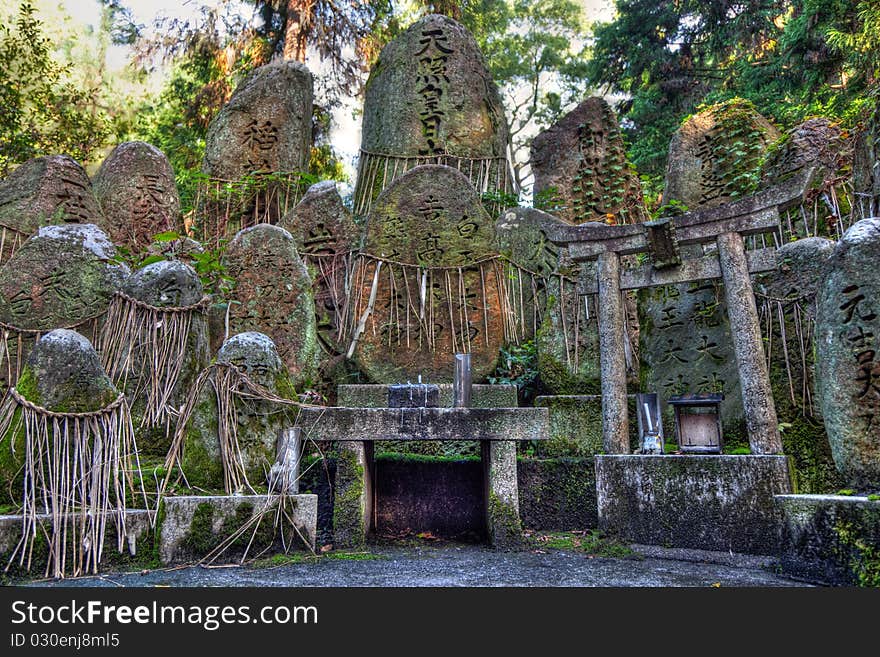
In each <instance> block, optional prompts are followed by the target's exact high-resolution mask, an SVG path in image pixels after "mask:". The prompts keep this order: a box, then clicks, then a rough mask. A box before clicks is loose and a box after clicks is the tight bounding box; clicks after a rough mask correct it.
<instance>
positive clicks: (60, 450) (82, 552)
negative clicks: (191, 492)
mask: <svg viewBox="0 0 880 657" xmlns="http://www.w3.org/2000/svg"><path fill="white" fill-rule="evenodd" d="M17 411H20V412H21V413H20V418H19V420H18V422H15V417H16V415H17ZM22 427H23V429H24V443H25V444H24V452H25V463H24V506H23V510H22V536H21V540H20V541H19V543H18V545H17V546H16V548H15V550H14V551H13V553H12V556H11V557H10V560H9V563H8V564H7V566H6V570H7V571H8V570H9V568H10V567H11V566H12V564H13V562H14V561H15V560H16V559H17V560H18V563H19V565H20V566H23V567H25V568H26V569H27V570H30V567H31V561H32V558H33V549H34V541H35V540H36V538H37V533H38V531H41V532H43V535H45V537H46V539H47V542H48V546H49V554H48V562H47V564H46V573H45V574H46V576H47V577H48V576H49V574H50V573H51V574H52V576H53V577H64V576H65V575H67V574H71V575H73V576H74V577H76V576H77V575H80V574H82V573H93V574H94V573H97V572H98V564H99V563H100V562H101V557H102V553H103V549H104V535H105V530H106V524H107V519H108V517H111V518H113V519H114V524H115V525H116V533H117V546H118V550H119V551H120V552H122V550H123V541H124V537H125V511H126V494H127V493H130V494H131V496H132V499H134V497H135V495H136V494H137V492H136V491H135V477H136V476H137V478H138V481H140V460H139V458H138V452H137V444H136V443H135V437H134V429H133V428H132V425H131V416H130V414H129V410H128V405H127V404H126V401H125V397H124V395H120V396H119V397H118V398H117V399H116V400H115V401H114V402H113V403H111V404H110V405H108V406H107V407H105V408H102V409H100V410H98V411H94V412H91V413H56V412H53V411H50V410H48V409H45V408H42V407H40V406H37V405H36V404H33V403H32V402H29V401H28V400H27V399H25V398H24V397H22V396H21V395H20V394H19V393H18V391H16V390H15V389H14V388H11V389H10V390H9V392H8V394H7V395H6V397H5V398H4V400H3V402H2V404H0V436H9V437H10V440H11V441H12V440H14V438H15V436H16V435H17V434H18V432H19V430H20V429H21V428H22ZM10 449H14V444H13V445H10ZM139 492H140V494H141V495H142V496H143V500H144V505H145V507H146V506H147V497H146V492H145V491H144V488H143V484H142V483H141V484H140V491H139ZM39 514H47V515H49V516H50V519H51V522H52V527H51V531H47V530H46V528H45V527H44V526H43V523H42V522H41V519H40V518H39V517H38V515H39Z"/></svg>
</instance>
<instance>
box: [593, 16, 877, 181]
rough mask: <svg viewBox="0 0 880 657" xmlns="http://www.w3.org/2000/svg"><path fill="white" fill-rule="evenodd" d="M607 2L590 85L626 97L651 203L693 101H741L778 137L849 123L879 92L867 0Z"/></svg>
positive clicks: (635, 157)
mask: <svg viewBox="0 0 880 657" xmlns="http://www.w3.org/2000/svg"><path fill="white" fill-rule="evenodd" d="M615 4H616V7H617V16H616V18H615V19H614V20H613V21H611V22H608V23H602V24H598V25H596V26H595V28H594V38H595V43H594V48H593V56H592V59H591V61H590V64H589V67H588V77H589V79H590V80H591V81H592V82H593V83H595V84H600V85H604V87H605V89H607V90H609V91H616V92H620V93H624V94H626V95H627V97H626V99H625V100H623V101H622V102H621V103H620V106H619V109H620V110H621V111H622V113H623V117H622V118H623V123H624V126H625V127H626V130H627V132H628V135H629V137H630V143H631V144H632V146H631V149H630V159H631V160H632V162H633V163H634V164H635V165H636V167H637V168H638V170H639V172H640V173H641V174H642V175H643V181H644V183H645V186H646V192H647V193H648V194H649V195H656V194H657V193H658V192H659V191H660V188H661V187H662V179H663V175H664V170H665V163H666V154H667V150H668V144H669V140H670V138H671V137H672V134H673V133H674V131H675V130H676V129H677V128H678V126H679V125H680V124H681V121H682V120H683V119H684V118H685V117H686V116H687V115H688V114H690V113H692V112H694V111H696V110H697V109H698V107H699V106H700V105H701V104H712V103H718V102H722V101H727V100H730V99H732V98H736V97H740V98H743V99H746V100H748V101H751V102H752V103H753V104H754V105H755V107H756V108H757V109H758V111H759V112H761V113H762V114H764V115H765V116H768V117H771V118H772V119H774V120H775V121H776V122H777V123H778V124H779V125H780V126H781V127H782V128H783V129H787V128H790V127H793V126H794V125H796V124H798V123H800V122H801V121H803V120H805V119H806V118H809V117H810V116H817V115H821V116H828V117H830V118H836V119H840V120H841V121H842V122H843V123H844V124H845V125H848V126H851V125H853V124H854V123H855V122H857V121H858V120H859V118H860V116H861V114H862V112H863V110H864V108H865V105H866V102H867V101H866V99H867V97H868V95H869V93H870V91H871V89H872V88H876V85H877V79H878V70H880V54H878V53H880V50H878V48H877V46H878V40H880V37H878V30H877V27H878V25H880V6H878V5H877V3H876V2H873V1H871V0H859V2H852V1H851V0H746V1H744V2H738V3H736V4H735V5H731V4H730V3H720V2H702V1H700V0H617V2H616V3H615ZM739 183H742V186H743V187H746V186H748V183H754V180H747V179H742V180H740V181H738V184H739Z"/></svg>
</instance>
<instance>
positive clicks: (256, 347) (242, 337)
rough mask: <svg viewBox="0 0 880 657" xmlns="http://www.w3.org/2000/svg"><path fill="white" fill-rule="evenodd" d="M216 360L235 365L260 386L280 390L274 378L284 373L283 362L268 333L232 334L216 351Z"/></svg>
mask: <svg viewBox="0 0 880 657" xmlns="http://www.w3.org/2000/svg"><path fill="white" fill-rule="evenodd" d="M217 362H218V363H221V364H224V365H235V366H236V367H237V368H238V369H240V370H242V371H244V372H245V374H247V375H248V376H249V377H251V379H253V380H254V381H255V382H256V383H259V384H260V385H261V386H264V387H266V388H268V389H269V390H271V391H272V392H275V393H279V392H281V391H280V390H279V389H278V386H277V381H276V379H277V377H278V376H279V375H281V374H283V373H284V363H283V361H282V360H281V356H280V355H279V354H278V351H277V349H276V347H275V343H274V342H272V339H271V338H270V337H269V336H268V335H265V334H263V333H259V332H257V331H246V332H244V333H238V334H236V335H233V336H232V337H231V338H229V339H228V340H226V342H224V343H223V347H222V348H221V349H220V351H219V352H218V353H217Z"/></svg>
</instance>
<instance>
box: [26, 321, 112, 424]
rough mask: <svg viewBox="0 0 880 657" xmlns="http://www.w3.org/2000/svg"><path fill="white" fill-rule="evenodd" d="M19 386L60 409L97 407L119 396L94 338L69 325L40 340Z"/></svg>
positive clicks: (35, 399)
mask: <svg viewBox="0 0 880 657" xmlns="http://www.w3.org/2000/svg"><path fill="white" fill-rule="evenodd" d="M16 388H17V389H18V391H19V393H21V395H22V396H24V397H25V398H26V399H28V400H29V401H32V402H34V403H35V404H37V405H39V406H42V407H44V408H48V409H49V410H50V411H56V412H59V413H85V412H89V411H97V410H100V409H102V408H104V407H105V406H107V405H108V404H110V403H111V402H113V401H114V400H115V399H116V398H117V397H118V396H119V391H118V390H116V388H115V387H114V386H113V383H112V382H111V381H110V378H109V377H108V376H107V375H106V374H105V373H104V368H103V367H101V360H100V358H98V353H97V352H96V351H95V349H94V347H92V344H91V342H89V341H88V340H87V339H86V338H84V337H83V336H81V335H80V334H79V333H77V332H76V331H70V330H67V329H56V330H54V331H49V332H48V333H46V334H45V335H43V336H42V337H41V338H40V339H39V340H38V341H37V343H36V344H35V345H34V348H33V350H32V351H31V353H30V356H28V359H27V364H26V366H25V369H24V371H23V372H22V375H21V378H20V379H19V381H18V384H17V386H16Z"/></svg>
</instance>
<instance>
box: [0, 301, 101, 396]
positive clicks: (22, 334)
mask: <svg viewBox="0 0 880 657" xmlns="http://www.w3.org/2000/svg"><path fill="white" fill-rule="evenodd" d="M103 316H104V311H102V312H100V313H99V314H97V315H93V316H91V317H86V318H85V319H82V320H80V321H78V322H74V323H73V324H68V325H66V326H54V327H52V328H51V329H29V328H22V327H20V326H15V325H13V324H7V323H5V322H0V390H2V389H3V388H4V386H5V387H12V386H14V385H15V383H16V381H18V377H19V376H20V375H21V368H22V366H23V365H24V361H25V358H27V354H28V349H27V345H33V343H34V342H36V341H37V340H39V339H40V336H42V335H43V334H44V333H48V332H49V331H52V330H54V329H56V328H60V329H72V330H76V331H77V333H80V334H81V335H83V336H84V337H86V338H88V339H89V341H91V342H95V340H96V337H97V334H98V324H99V322H100V319H101V317H103Z"/></svg>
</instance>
